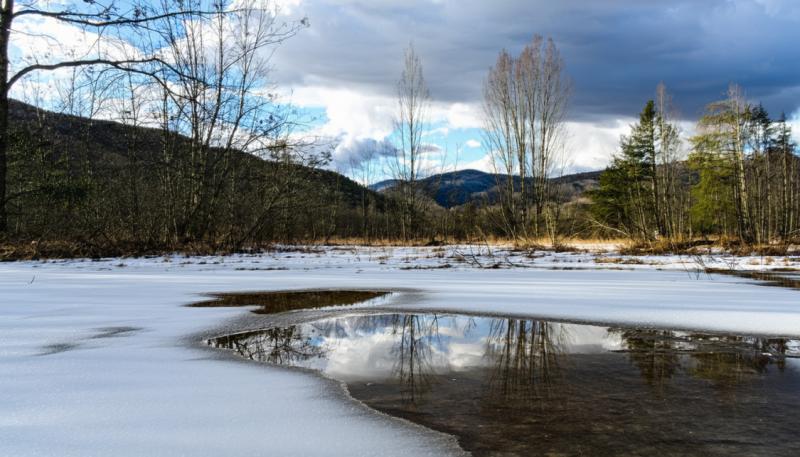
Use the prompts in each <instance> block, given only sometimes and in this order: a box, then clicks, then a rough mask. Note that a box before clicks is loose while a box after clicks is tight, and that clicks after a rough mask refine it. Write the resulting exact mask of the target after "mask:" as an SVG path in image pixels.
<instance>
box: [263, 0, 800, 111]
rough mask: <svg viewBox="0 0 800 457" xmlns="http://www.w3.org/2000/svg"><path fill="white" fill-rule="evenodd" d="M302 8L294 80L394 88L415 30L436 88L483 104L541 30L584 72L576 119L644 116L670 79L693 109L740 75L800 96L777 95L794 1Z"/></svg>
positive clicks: (575, 75) (796, 8) (791, 42)
mask: <svg viewBox="0 0 800 457" xmlns="http://www.w3.org/2000/svg"><path fill="white" fill-rule="evenodd" d="M294 9H295V10H296V11H298V12H302V13H303V14H306V15H308V16H309V18H310V20H311V21H312V24H313V25H312V27H311V29H310V30H309V31H308V33H302V34H300V35H299V36H298V37H296V38H294V39H292V40H290V41H289V42H288V43H287V45H286V46H285V47H284V48H283V49H281V50H280V51H279V53H278V54H277V55H276V67H277V68H279V73H280V75H279V81H281V82H286V83H289V84H291V85H295V84H299V85H305V84H311V83H316V82H319V81H322V80H324V81H325V84H326V85H329V86H330V87H348V88H351V89H354V88H355V89H357V90H358V91H362V90H364V91H367V92H370V93H380V94H383V95H386V96H391V95H393V93H394V91H395V84H396V81H397V79H398V76H399V74H400V70H401V56H402V51H403V48H404V47H405V46H406V45H408V43H409V42H410V41H412V40H413V42H414V45H415V47H416V48H417V51H418V53H419V54H420V56H421V57H422V61H423V66H424V69H425V76H426V79H427V81H428V84H429V86H430V90H431V94H432V96H433V97H434V99H435V100H436V101H438V102H442V103H444V104H450V106H456V104H459V105H458V106H468V105H473V106H474V105H476V104H479V101H480V97H481V86H482V82H483V79H484V78H485V75H486V71H487V69H488V68H489V66H491V65H492V64H493V62H494V60H495V58H496V55H497V52H498V51H500V50H501V49H504V48H505V49H509V50H510V51H512V52H514V51H516V50H518V49H519V48H521V46H523V45H524V44H525V43H526V42H527V41H528V40H530V38H531V37H532V35H533V34H535V33H539V34H542V35H546V36H552V37H553V38H554V40H555V41H556V43H557V44H558V46H559V47H560V49H561V51H562V54H563V57H564V59H565V62H566V65H567V71H568V72H569V74H570V75H571V77H572V79H573V80H574V89H575V90H574V98H573V102H574V103H573V109H572V110H571V117H572V118H573V120H574V119H577V118H582V119H585V118H586V117H588V116H596V115H611V116H615V117H620V116H631V115H635V113H636V112H638V109H639V108H640V105H641V104H643V103H644V102H645V101H646V100H647V99H648V98H650V97H652V96H653V95H654V90H655V86H656V85H657V84H658V83H659V82H660V81H662V80H663V81H665V82H666V83H667V85H668V87H670V88H671V90H672V92H674V94H675V99H676V102H677V103H678V104H679V106H680V107H681V108H682V112H683V114H684V116H685V117H687V118H691V119H693V118H696V117H697V116H698V115H699V114H700V110H701V108H702V106H703V105H704V104H706V103H707V102H709V101H712V100H714V99H715V98H717V97H719V96H720V95H721V94H722V92H723V91H724V90H725V87H726V86H727V84H728V82H729V81H731V80H736V81H738V82H740V83H741V84H742V85H743V86H745V87H746V88H748V91H749V93H750V94H751V95H752V96H753V97H755V98H759V99H762V100H765V101H766V102H768V103H767V104H768V106H767V107H768V108H769V109H770V110H772V111H776V112H778V111H781V110H784V111H787V112H791V111H793V110H794V109H796V108H797V107H798V106H800V94H794V95H792V97H791V98H790V99H779V98H777V95H778V94H779V93H780V92H781V91H784V90H785V89H788V88H793V87H797V86H798V85H800V83H798V82H797V79H796V75H797V74H800V60H799V59H795V58H793V56H794V55H795V54H796V52H795V49H794V48H795V45H796V43H797V41H798V39H800V4H798V2H796V1H794V0H737V1H732V0H708V1H703V2H697V1H694V0H675V1H671V2H662V1H657V0H607V1H594V2H585V1H583V0H562V1H559V2H552V1H549V0H535V1H529V0H516V1H504V2H494V3H489V2H485V1H484V0H458V1H455V0H450V1H448V0H441V1H408V2H402V1H395V0H392V1H386V0H384V1H364V0H346V1H343V0H337V1H334V0H304V1H303V2H302V3H301V4H299V5H298V6H296V7H294ZM765 31H769V32H768V33H766V32H765ZM473 111H474V110H473ZM478 112H479V110H478ZM454 114H455V113H454ZM455 117H456V116H454V118H453V119H452V120H454V121H455V120H456V119H455ZM474 120H475V119H474V116H473V118H472V119H471V121H474ZM470 124H471V125H473V126H474V122H470Z"/></svg>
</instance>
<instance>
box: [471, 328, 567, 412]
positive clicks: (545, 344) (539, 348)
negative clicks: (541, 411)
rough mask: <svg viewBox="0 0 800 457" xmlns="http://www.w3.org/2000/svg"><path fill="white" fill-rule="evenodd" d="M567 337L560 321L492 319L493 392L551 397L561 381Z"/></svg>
mask: <svg viewBox="0 0 800 457" xmlns="http://www.w3.org/2000/svg"><path fill="white" fill-rule="evenodd" d="M567 339H568V335H567V332H566V329H565V327H564V326H562V325H559V324H552V323H549V322H544V321H534V320H520V319H492V321H491V324H490V326H489V334H488V336H487V340H486V358H487V359H488V360H490V361H492V364H493V370H492V373H491V376H490V379H489V386H490V389H491V390H492V392H493V393H495V394H497V395H500V396H501V397H502V398H504V399H507V400H511V399H514V400H523V401H524V400H533V399H536V398H538V397H541V396H549V395H550V394H551V393H552V390H553V389H554V388H555V387H557V385H558V384H559V382H560V381H561V370H562V368H563V365H564V362H565V360H564V359H565V354H566V351H565V346H566V343H567Z"/></svg>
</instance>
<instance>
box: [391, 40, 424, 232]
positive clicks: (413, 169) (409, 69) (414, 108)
mask: <svg viewBox="0 0 800 457" xmlns="http://www.w3.org/2000/svg"><path fill="white" fill-rule="evenodd" d="M429 108H430V93H429V92H428V86H427V85H426V83H425V77H424V76H423V73H422V62H421V60H420V58H419V55H417V52H416V50H415V49H414V46H413V45H409V47H408V48H407V49H406V51H405V57H404V60H403V72H402V75H401V77H400V81H399V82H398V84H397V109H398V111H397V118H396V120H395V130H396V134H397V136H398V142H399V147H398V148H396V153H395V160H394V164H393V173H394V177H395V179H397V180H398V185H399V190H400V196H401V206H402V217H401V232H402V237H403V238H404V239H408V238H409V237H410V236H413V233H414V230H415V229H416V224H417V220H416V219H417V214H416V213H417V212H418V210H419V208H418V205H419V201H418V198H417V193H418V192H419V189H418V188H417V187H418V186H417V181H418V180H419V179H420V177H421V176H420V175H421V173H422V171H423V163H422V159H423V157H422V156H423V154H424V153H425V152H426V151H425V148H424V145H423V142H422V137H423V133H424V131H425V130H426V129H427V127H428V125H427V122H428V110H429Z"/></svg>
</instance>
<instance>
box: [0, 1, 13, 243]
mask: <svg viewBox="0 0 800 457" xmlns="http://www.w3.org/2000/svg"><path fill="white" fill-rule="evenodd" d="M13 14H14V1H13V0H3V6H2V8H0V233H5V232H7V231H8V209H7V208H8V197H7V194H8V189H7V180H8V143H9V141H8V136H9V128H8V41H9V37H10V33H11V21H12V20H13V18H14V17H13Z"/></svg>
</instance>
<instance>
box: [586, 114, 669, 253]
mask: <svg viewBox="0 0 800 457" xmlns="http://www.w3.org/2000/svg"><path fill="white" fill-rule="evenodd" d="M657 124H658V114H657V113H656V109H655V103H654V102H653V101H652V100H650V101H648V102H647V104H646V105H645V107H644V109H643V110H642V112H641V114H640V115H639V122H638V123H637V124H635V125H633V126H631V134H630V135H629V136H623V137H622V139H621V140H620V153H619V154H617V155H616V156H615V157H614V158H613V160H612V163H611V165H610V166H609V167H608V168H607V169H606V170H605V171H604V172H603V174H602V175H601V176H600V183H599V186H598V188H597V189H596V190H595V191H593V192H592V193H591V197H592V209H591V211H592V215H593V216H594V217H595V219H596V221H597V222H599V223H600V224H601V225H603V226H605V227H607V228H612V229H616V230H620V231H622V232H624V233H625V234H626V235H627V236H630V237H633V238H636V239H644V240H652V239H654V238H656V237H657V236H658V235H659V234H660V233H661V230H660V227H659V226H660V224H659V220H658V219H659V218H658V211H657V206H658V204H657V202H658V197H657V187H656V186H657V184H656V138H657V135H656V125H657Z"/></svg>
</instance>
